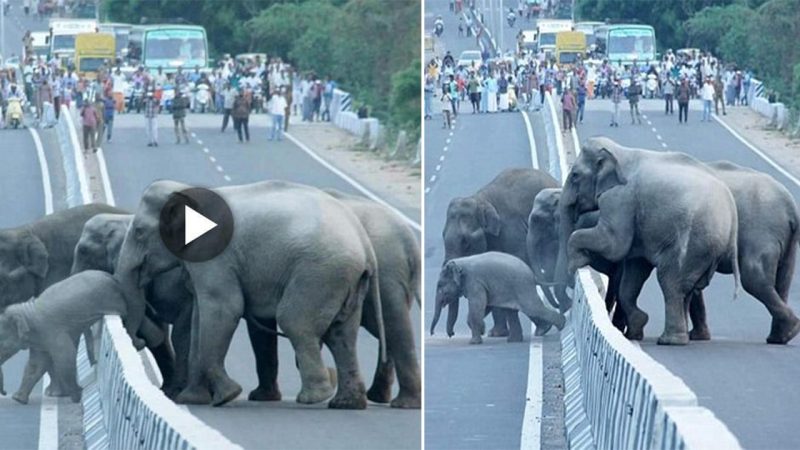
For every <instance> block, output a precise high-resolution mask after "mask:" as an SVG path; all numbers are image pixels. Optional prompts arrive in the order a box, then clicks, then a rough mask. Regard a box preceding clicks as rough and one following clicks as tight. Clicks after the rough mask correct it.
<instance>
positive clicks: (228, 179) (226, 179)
mask: <svg viewBox="0 0 800 450" xmlns="http://www.w3.org/2000/svg"><path fill="white" fill-rule="evenodd" d="M223 178H225V181H228V182H230V181H231V177H229V176H227V175H225V176H224V177H223Z"/></svg>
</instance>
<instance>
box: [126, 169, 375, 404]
mask: <svg viewBox="0 0 800 450" xmlns="http://www.w3.org/2000/svg"><path fill="white" fill-rule="evenodd" d="M189 187H190V186H188V185H185V184H183V183H179V182H176V181H169V180H160V181H156V182H153V183H152V184H150V185H149V186H148V187H147V188H146V189H145V192H144V194H143V196H142V199H141V202H140V203H139V206H138V209H137V210H136V213H135V215H134V218H133V222H132V223H131V225H130V226H129V227H128V230H127V232H126V234H125V238H124V240H123V243H122V248H121V249H120V254H119V259H118V263H117V267H116V270H115V272H114V277H115V278H116V279H118V280H119V282H120V283H121V285H122V287H123V292H124V293H125V298H126V300H127V305H128V316H129V329H128V332H129V333H131V332H132V331H135V330H137V329H138V328H137V326H138V324H140V323H141V321H142V319H143V317H144V311H145V306H146V300H145V292H144V290H143V288H144V287H145V286H147V285H148V284H149V282H150V281H151V280H152V279H153V278H154V277H155V276H157V275H158V274H160V273H163V272H166V271H168V270H170V269H174V268H176V267H179V266H180V267H182V268H183V269H184V270H186V272H187V273H188V276H189V279H190V283H189V284H188V285H189V286H191V289H192V291H193V295H194V298H195V308H194V309H193V311H192V327H191V329H192V331H191V342H190V352H189V382H188V385H187V387H186V388H185V389H184V390H183V391H182V392H181V393H180V394H178V396H177V397H176V399H175V400H176V401H177V402H179V403H190V404H207V403H211V404H213V405H215V406H219V405H223V404H225V403H227V402H229V401H231V400H233V399H235V398H236V397H237V396H238V395H239V393H240V392H241V390H242V388H241V386H240V385H239V384H238V383H236V382H235V381H234V380H233V379H231V378H230V377H229V376H228V374H227V372H226V371H225V366H224V360H225V354H226V353H227V350H228V347H229V346H230V342H231V339H232V337H233V333H234V331H235V329H236V326H237V324H238V321H239V320H240V319H241V318H242V317H243V316H244V315H245V314H248V315H249V316H250V317H252V318H253V319H255V320H258V321H260V322H262V323H265V322H266V321H268V320H276V324H277V325H278V326H279V327H280V328H281V330H282V332H283V333H284V334H285V335H286V336H287V337H288V338H289V340H290V341H291V343H292V346H293V347H294V350H295V353H296V360H297V364H298V368H299V370H300V375H301V380H302V388H301V391H300V393H299V394H298V396H297V401H298V402H299V403H304V404H310V403H317V402H321V401H324V400H326V399H329V398H331V397H332V396H333V398H332V399H331V400H330V402H329V403H328V407H330V408H346V409H363V408H366V405H367V399H366V389H365V387H364V383H363V381H362V378H361V374H360V372H359V365H358V360H357V354H356V337H357V334H358V329H359V322H360V320H361V311H362V305H363V301H364V299H365V298H367V295H368V294H369V298H371V299H372V300H373V302H374V311H375V315H376V321H377V323H378V331H379V336H380V337H379V340H380V349H381V354H382V356H383V357H385V354H384V351H385V333H384V327H383V320H382V316H383V312H382V309H381V303H380V293H379V292H378V274H377V261H376V258H375V253H374V251H373V248H372V245H371V243H370V241H369V237H368V236H367V235H366V232H365V231H364V228H363V227H362V225H361V223H360V222H359V221H358V218H357V217H355V215H354V214H353V213H352V212H351V211H350V210H349V209H348V208H346V207H345V206H344V205H343V204H342V203H341V202H339V201H338V200H336V199H334V198H333V197H331V196H330V195H328V194H326V193H324V192H322V191H320V190H319V189H316V188H313V187H310V186H303V185H300V184H294V183H289V182H283V181H264V182H259V183H253V184H248V185H241V186H226V187H221V188H216V189H215V190H214V191H215V192H216V193H217V194H218V195H220V196H221V197H222V198H223V199H224V200H225V201H226V203H227V205H228V207H229V208H230V210H231V213H232V217H233V221H234V224H235V225H234V226H233V231H232V237H231V241H230V243H229V244H228V245H227V247H226V248H225V249H224V250H222V252H221V253H220V254H219V255H217V256H215V257H214V258H213V259H211V260H208V261H203V262H192V261H188V260H181V259H179V258H177V257H176V256H175V255H173V254H172V253H171V252H170V251H169V250H168V249H167V248H166V246H165V244H164V242H163V241H162V240H161V238H160V234H159V217H162V215H163V217H166V218H167V219H169V220H182V216H181V214H182V211H183V208H182V207H181V206H179V205H181V204H183V205H185V206H187V207H190V208H193V209H197V208H199V206H198V205H197V201H196V200H194V199H192V198H191V196H189V195H186V194H185V193H183V192H182V191H184V190H185V189H187V188H189ZM173 195H174V196H177V197H179V198H182V202H183V203H181V202H175V203H173V202H170V203H169V205H174V206H172V207H168V208H166V209H168V210H167V211H162V208H164V207H165V205H167V200H168V199H169V198H170V197H171V196H173ZM320 342H323V343H325V344H326V345H327V346H328V348H329V349H330V350H331V353H332V354H333V357H334V360H335V362H336V369H337V379H338V389H337V390H336V392H335V395H334V389H333V387H332V386H331V383H330V377H329V374H328V371H327V369H326V367H325V366H324V364H323V362H322V357H321V351H320ZM265 345H266V344H265ZM261 356H262V354H261V353H260V352H258V351H256V359H257V360H258V359H259V358H260V357H261ZM261 364H265V363H264V362H263V361H261V362H257V366H259V365H261ZM261 367H264V366H261Z"/></svg>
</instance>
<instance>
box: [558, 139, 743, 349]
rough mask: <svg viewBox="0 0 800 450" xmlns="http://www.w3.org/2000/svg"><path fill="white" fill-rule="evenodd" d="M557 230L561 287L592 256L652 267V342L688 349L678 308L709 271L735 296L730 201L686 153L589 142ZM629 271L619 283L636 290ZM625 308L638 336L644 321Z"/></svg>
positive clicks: (734, 220) (567, 187)
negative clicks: (579, 224)
mask: <svg viewBox="0 0 800 450" xmlns="http://www.w3.org/2000/svg"><path fill="white" fill-rule="evenodd" d="M699 192H702V193H703V195H702V196H700V195H697V193H699ZM593 210H597V211H598V222H597V225H596V226H594V227H591V228H584V229H579V230H576V229H575V223H576V221H577V218H578V217H579V216H580V214H582V213H585V212H589V211H593ZM559 226H560V227H561V230H560V233H559V256H558V261H557V264H556V282H557V283H559V284H561V285H562V286H565V285H566V284H567V283H570V282H574V278H573V279H571V278H570V275H571V274H574V273H575V271H576V270H577V269H578V268H580V267H583V266H586V265H588V264H589V263H590V262H591V260H592V257H593V256H592V255H597V256H599V257H602V258H604V259H606V260H608V261H610V262H621V261H623V260H624V259H626V258H644V259H645V260H646V261H647V262H648V263H649V264H650V265H651V266H653V267H654V268H656V269H657V277H658V283H659V286H660V287H661V290H662V293H663V295H664V300H665V326H664V332H663V333H662V335H661V336H660V337H659V339H658V343H659V344H665V345H684V344H686V343H688V341H689V333H688V331H687V321H686V308H685V304H686V302H687V301H688V300H689V297H690V295H693V294H695V293H698V292H700V291H701V290H702V289H704V288H705V287H706V286H707V285H708V283H709V282H710V280H711V277H712V276H713V274H714V273H715V272H717V271H720V272H722V273H733V274H734V279H735V282H736V292H738V290H739V267H738V253H737V241H738V216H737V210H736V203H735V202H734V199H733V195H732V194H731V192H730V190H729V189H728V187H727V186H726V185H725V184H724V183H723V182H722V181H721V180H720V179H718V178H717V177H716V176H715V175H714V173H713V172H712V171H711V170H710V169H709V168H708V167H707V166H705V165H704V164H703V163H701V162H699V161H697V160H696V159H694V158H692V157H690V156H688V155H685V154H682V153H676V152H653V151H647V150H639V149H629V148H625V147H622V146H620V145H618V144H617V143H615V142H614V141H612V140H610V139H608V138H603V137H596V138H590V139H589V140H587V141H586V143H585V144H584V145H583V148H582V151H581V154H580V156H579V157H578V159H577V160H576V161H575V164H574V165H573V166H572V169H571V170H570V173H569V175H568V177H567V180H566V182H565V184H564V188H563V191H562V193H561V199H560V201H559ZM635 272H636V271H635V270H631V271H628V270H625V271H624V273H623V275H622V280H623V281H622V283H623V284H627V283H626V281H625V279H626V278H627V277H636V278H637V280H636V282H631V284H632V285H636V284H641V283H643V282H644V281H643V280H646V279H647V277H648V276H649V272H647V273H635ZM639 279H641V280H642V281H641V282H639ZM637 295H638V293H637ZM631 306H632V305H630V304H626V303H625V302H623V303H622V307H623V309H624V311H625V314H626V316H627V320H628V326H629V328H632V329H633V330H634V332H636V333H638V332H639V330H641V329H642V328H643V326H644V324H645V323H646V320H647V318H646V315H645V316H643V315H642V314H637V311H636V310H635V309H634V308H632V307H631Z"/></svg>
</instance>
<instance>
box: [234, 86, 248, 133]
mask: <svg viewBox="0 0 800 450" xmlns="http://www.w3.org/2000/svg"><path fill="white" fill-rule="evenodd" d="M231 116H232V117H233V128H234V129H235V130H236V134H237V135H238V136H239V143H243V142H250V125H249V122H250V102H248V101H247V98H245V96H244V92H242V91H241V90H240V91H239V94H238V95H237V96H236V99H235V100H234V102H233V111H232V112H231ZM242 134H244V139H242Z"/></svg>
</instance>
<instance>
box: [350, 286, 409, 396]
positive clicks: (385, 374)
mask: <svg viewBox="0 0 800 450" xmlns="http://www.w3.org/2000/svg"><path fill="white" fill-rule="evenodd" d="M388 282H389V281H388V280H381V287H382V288H383V289H381V306H382V309H383V326H384V329H385V332H386V356H387V358H386V361H381V358H380V356H378V364H377V367H376V368H375V375H374V376H373V378H372V386H370V388H369V390H367V399H369V400H371V401H373V402H375V403H389V402H390V401H391V400H392V385H393V384H394V378H395V376H394V375H395V364H394V359H393V358H392V356H393V351H394V350H396V348H395V347H396V345H392V344H393V342H392V341H393V339H395V336H394V333H393V331H394V330H393V327H394V324H393V322H394V321H396V320H400V318H399V317H396V314H395V312H394V311H393V310H391V306H392V302H393V301H394V300H395V299H394V297H393V296H392V294H390V293H388V292H384V291H386V290H387V289H385V288H384V285H385V284H386V283H388ZM404 309H405V310H406V315H407V314H408V313H407V311H408V310H407V309H406V308H404ZM377 319H378V318H377V317H376V315H375V308H374V306H373V305H372V300H371V299H370V298H369V297H367V299H366V300H364V306H363V309H362V313H361V325H362V326H363V327H364V328H365V329H366V330H367V331H368V332H369V333H370V334H371V335H372V336H374V337H376V338H377V337H378V336H379V333H378V323H377V322H378V320H377Z"/></svg>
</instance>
